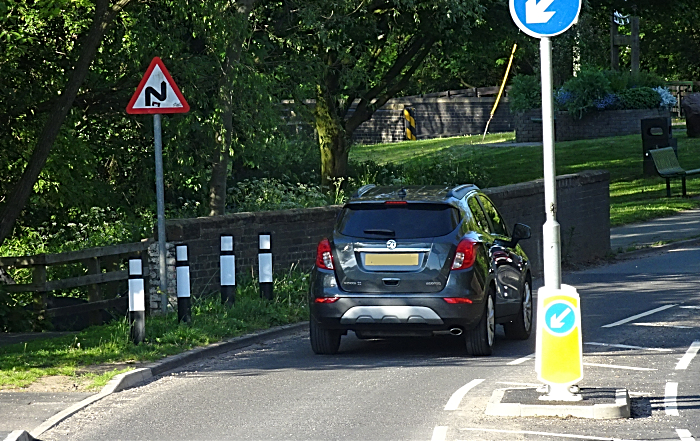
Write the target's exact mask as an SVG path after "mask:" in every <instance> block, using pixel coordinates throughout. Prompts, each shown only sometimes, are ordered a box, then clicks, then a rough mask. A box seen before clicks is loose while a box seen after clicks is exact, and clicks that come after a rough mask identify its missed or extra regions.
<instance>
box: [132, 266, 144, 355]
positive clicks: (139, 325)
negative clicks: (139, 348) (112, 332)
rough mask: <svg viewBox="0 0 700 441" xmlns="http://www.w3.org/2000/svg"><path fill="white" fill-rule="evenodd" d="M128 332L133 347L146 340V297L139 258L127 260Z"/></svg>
mask: <svg viewBox="0 0 700 441" xmlns="http://www.w3.org/2000/svg"><path fill="white" fill-rule="evenodd" d="M129 330H130V332H129V335H130V336H131V341H132V342H134V344H135V345H137V344H139V343H141V342H142V341H143V340H144V339H145V338H146V295H145V292H144V282H143V262H142V260H141V258H138V259H129Z"/></svg>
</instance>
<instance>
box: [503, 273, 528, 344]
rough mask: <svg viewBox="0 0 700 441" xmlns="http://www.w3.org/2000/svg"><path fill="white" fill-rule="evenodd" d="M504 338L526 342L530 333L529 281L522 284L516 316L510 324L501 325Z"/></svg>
mask: <svg viewBox="0 0 700 441" xmlns="http://www.w3.org/2000/svg"><path fill="white" fill-rule="evenodd" d="M503 330H504V331H505V333H506V337H508V338H510V339H513V340H527V339H528V338H530V333H531V332H532V289H531V288H530V281H528V280H526V281H525V283H524V284H523V290H522V302H521V303H520V311H518V316H517V317H516V318H515V320H513V321H512V322H510V323H505V324H504V325H503Z"/></svg>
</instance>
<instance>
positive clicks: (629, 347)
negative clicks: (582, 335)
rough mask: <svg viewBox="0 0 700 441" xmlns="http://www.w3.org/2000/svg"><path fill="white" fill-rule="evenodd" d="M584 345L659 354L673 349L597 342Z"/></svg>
mask: <svg viewBox="0 0 700 441" xmlns="http://www.w3.org/2000/svg"><path fill="white" fill-rule="evenodd" d="M583 344H584V345H591V346H607V347H611V348H622V349H641V350H644V351H659V352H670V351H671V349H667V348H645V347H643V346H630V345H617V344H612V343H598V342H595V341H587V342H584V343H583Z"/></svg>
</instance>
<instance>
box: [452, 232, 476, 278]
mask: <svg viewBox="0 0 700 441" xmlns="http://www.w3.org/2000/svg"><path fill="white" fill-rule="evenodd" d="M477 245H478V242H475V241H473V240H471V239H462V240H461V241H460V242H459V244H458V245H457V251H455V258H454V260H453V261H452V269H453V270H461V269H465V268H469V267H470V266H472V265H474V261H475V260H476V247H477Z"/></svg>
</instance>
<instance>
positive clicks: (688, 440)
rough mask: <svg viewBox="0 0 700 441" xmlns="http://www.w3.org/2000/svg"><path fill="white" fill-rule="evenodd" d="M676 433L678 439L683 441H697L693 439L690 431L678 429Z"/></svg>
mask: <svg viewBox="0 0 700 441" xmlns="http://www.w3.org/2000/svg"><path fill="white" fill-rule="evenodd" d="M676 433H677V434H678V437H679V438H680V439H681V441H695V438H693V435H692V434H691V433H690V430H687V429H676Z"/></svg>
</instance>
